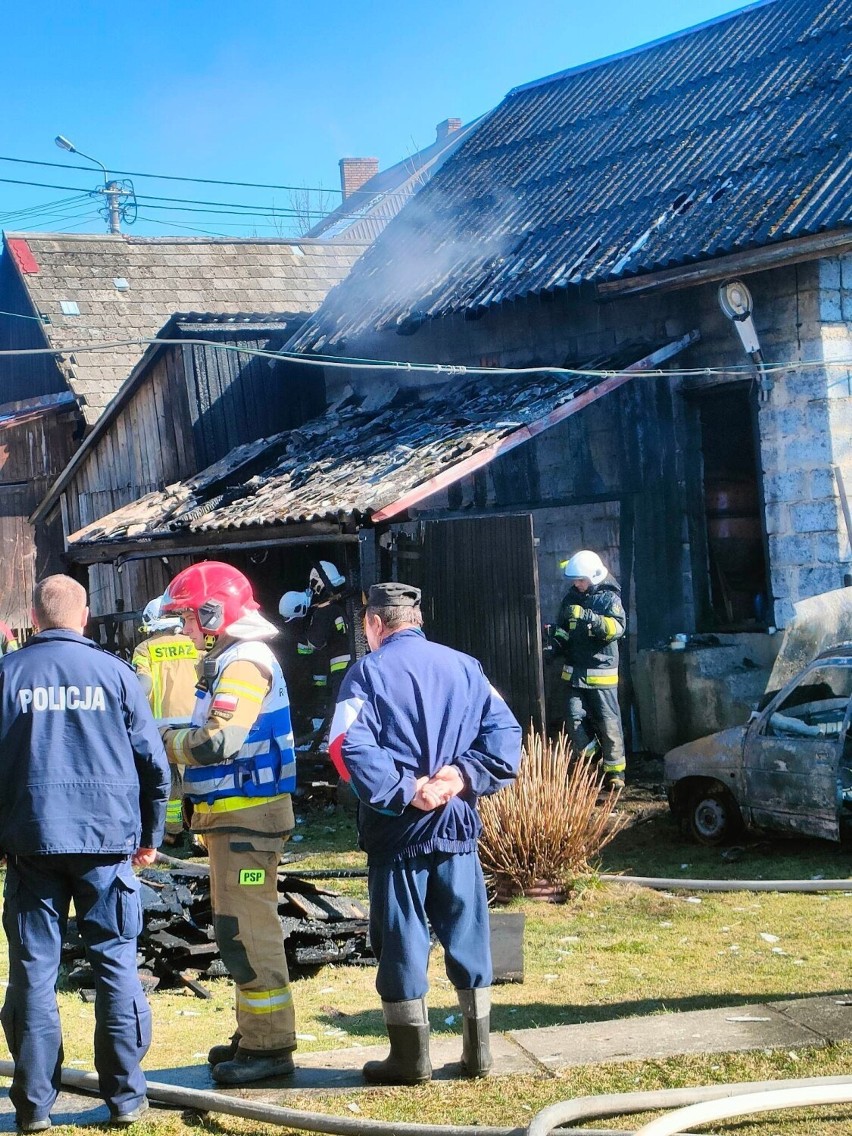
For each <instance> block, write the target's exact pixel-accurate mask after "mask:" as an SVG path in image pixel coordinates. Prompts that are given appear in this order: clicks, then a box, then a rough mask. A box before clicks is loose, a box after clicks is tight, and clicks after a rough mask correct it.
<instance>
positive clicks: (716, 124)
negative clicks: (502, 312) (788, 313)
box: [295, 0, 852, 350]
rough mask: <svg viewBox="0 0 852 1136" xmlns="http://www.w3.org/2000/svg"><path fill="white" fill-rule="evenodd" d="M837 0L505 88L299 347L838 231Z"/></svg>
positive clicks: (851, 199) (843, 26) (850, 165)
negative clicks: (508, 90)
mask: <svg viewBox="0 0 852 1136" xmlns="http://www.w3.org/2000/svg"><path fill="white" fill-rule="evenodd" d="M850 78H852V11H850V5H849V2H848V0H764V2H762V3H759V4H756V5H751V6H749V7H748V8H746V9H744V10H742V11H740V12H738V13H734V14H733V15H732V16H729V17H725V18H720V19H718V20H715V21H712V22H711V23H709V24H706V25H702V26H700V27H699V28H697V29H693V30H691V31H689V32H685V33H682V34H680V35H678V36H675V37H670V38H668V39H666V40H663V41H660V42H658V43H655V44H651V45H649V46H648V47H646V48H643V49H638V50H635V51H632V52H628V53H625V54H623V55H621V56H617V57H615V58H612V59H609V60H604V61H602V62H600V63H598V64H596V65H586V66H584V67H579V68H575V69H573V70H571V71H568V72H563V73H560V74H559V75H556V76H553V77H551V78H549V79H545V80H541V81H538V82H536V83H532V84H528V85H526V86H525V87H520V88H517V89H516V90H514V91H512V92H511V93H510V94H509V95H508V96H507V97H506V99H504V101H503V102H502V103H501V104H500V106H498V107H497V108H496V109H495V110H494V111H492V112H491V114H490V115H489V116H487V118H486V119H485V120H484V121H482V122H481V124H480V125H479V126H478V128H477V129H476V130H475V131H474V132H473V133H472V134H471V135H470V136H469V137H468V139H467V140H466V141H465V142H464V144H463V145H462V146H461V147H460V148H459V150H457V151H456V153H455V154H454V155H453V156H452V157H451V158H450V159H449V160H448V161H447V162H446V163H445V165H444V166H442V168H441V169H440V170H439V171H438V173H436V174H435V176H434V177H433V178H432V180H431V181H430V183H429V184H428V185H427V186H426V187H425V188H424V189H423V190H421V192H420V193H419V194H417V196H416V197H414V198H413V199H412V200H411V201H410V202H409V203H408V204H407V205H406V207H405V209H404V210H403V211H402V212H401V213H400V215H399V216H398V217H397V218H395V219H394V220H393V221H392V222H391V223H390V224H389V225H388V227H387V229H386V230H385V232H384V233H383V234H382V235H381V236H380V237H379V239H378V240H377V241H376V243H375V244H374V245H373V246H372V248H370V249H369V250H368V251H367V252H366V253H365V255H364V257H363V258H362V260H361V261H360V262H359V264H358V265H357V266H356V268H355V270H354V271H353V273H352V274H351V276H350V277H349V279H348V280H347V282H346V284H345V285H343V286H342V287H341V288H339V289H337V290H336V292H335V293H334V295H333V296H331V297H329V299H328V300H327V301H326V302H325V303H324V304H323V306H322V308H321V309H320V310H319V312H318V313H317V315H316V317H314V318H313V319H312V320H310V321H309V322H308V324H307V325H306V328H305V330H304V331H303V332H302V333H300V335H299V336H298V337H297V339H296V340H295V345H297V346H299V347H301V348H306V347H310V348H313V349H316V350H320V349H323V348H326V347H334V346H336V345H339V344H340V343H341V342H342V340H344V339H345V338H349V339H350V340H351V339H353V338H354V337H356V336H357V335H359V334H362V333H365V332H368V331H372V330H383V329H385V328H395V327H398V326H399V325H400V324H401V323H402V322H403V321H405V320H407V319H409V318H411V317H413V318H415V319H416V320H422V319H423V318H427V317H434V316H440V315H446V314H449V313H452V312H456V311H462V310H471V309H476V308H483V307H487V306H489V305H493V304H497V303H500V302H502V301H505V300H513V299H518V298H520V297H524V296H528V295H532V294H538V293H541V292H544V291H548V290H552V289H556V288H564V287H567V286H569V285H577V284H582V283H584V282H595V283H598V282H603V281H606V280H612V279H617V278H620V277H624V276H627V275H631V274H639V273H647V272H651V271H654V270H657V269H660V268H665V267H668V266H672V265H676V264H684V263H688V262H690V261H694V260H700V259H705V258H710V257H715V256H719V255H722V254H726V253H731V252H736V251H739V250H743V249H746V248H753V247H756V246H763V245H768V244H771V243H774V242H779V241H784V240H789V239H792V238H796V237H800V236H804V235H807V234H811V233H814V232H818V231H820V230H823V229H835V228H843V227H845V226H848V225H850V223H852V147H850V140H852V83H850Z"/></svg>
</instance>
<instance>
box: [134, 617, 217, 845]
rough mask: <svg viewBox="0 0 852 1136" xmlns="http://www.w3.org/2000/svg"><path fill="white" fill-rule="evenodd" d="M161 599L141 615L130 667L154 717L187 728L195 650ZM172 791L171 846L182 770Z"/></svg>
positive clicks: (178, 829)
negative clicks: (139, 635) (141, 636)
mask: <svg viewBox="0 0 852 1136" xmlns="http://www.w3.org/2000/svg"><path fill="white" fill-rule="evenodd" d="M162 606H163V597H162V596H156V597H155V598H154V599H152V600H151V601H150V602H149V603H148V604H147V605H146V607H145V610H144V612H143V613H142V632H143V634H145V635H147V636H148V638H147V639H143V640H142V642H141V643H139V644H138V645H137V647H136V650H135V651H134V652H133V658H132V659H131V665H132V667H133V669H134V670H135V671H136V674H137V676H138V678H139V681H140V683H141V684H142V689H143V691H144V692H145V697H146V698H147V699H148V702H149V704H150V706H151V710H152V711H153V714H154V717H155V718H156V719H157V720H158V721H159V722H162V721H163V719H171V720H172V721H173V722H175V723H176V724H186V723H187V722H188V721H189V719H190V718H191V716H192V711H193V709H194V707H195V686H196V683H197V682H198V677H199V676H198V664H199V662H200V659H201V655H200V653H199V650H198V648H197V647H196V646H195V644H194V643H193V642H192V640H191V639H190V638H189V636H187V635H181V633H180V631H181V627H182V626H183V624H182V622H181V620H180V617H179V616H176V615H163V614H162ZM171 770H172V788H171V792H170V793H169V805H168V808H167V810H166V836H165V840H164V843H165V844H167V845H169V846H174V845H176V844H177V843H178V841H179V840H180V837H181V835H182V833H183V776H182V774H183V770H182V769H181V767H180V766H179V765H173V766H172V767H171Z"/></svg>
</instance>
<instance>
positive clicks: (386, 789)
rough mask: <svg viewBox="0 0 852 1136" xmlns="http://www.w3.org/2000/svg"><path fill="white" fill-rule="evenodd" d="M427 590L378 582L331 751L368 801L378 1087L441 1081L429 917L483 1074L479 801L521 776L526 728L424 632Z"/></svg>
mask: <svg viewBox="0 0 852 1136" xmlns="http://www.w3.org/2000/svg"><path fill="white" fill-rule="evenodd" d="M422 624H423V616H422V613H421V610H420V591H419V589H418V588H413V587H410V586H409V585H407V584H400V583H389V584H374V585H373V586H372V587H371V588H370V593H369V597H368V604H367V611H366V615H365V625H364V630H365V633H366V636H367V642H368V644H369V646H370V650H371V652H372V653H371V654H369V655H366V656H365V657H364V658H363V659H361V660H360V661H359V662H357V663H356V664H355V665H354V666H353V667H352V669H351V670H350V671H349V672H348V674H347V675H346V677H345V679H344V680H343V685H342V686H341V689H340V700H339V702H338V704H337V709H336V711H335V715H334V720H333V722H332V727H331V735H330V746H329V752H330V754H331V758H332V760H333V761H334V763H335V765H336V766H337V769H338V772H339V773H340V775H341V777H342V778H344V779H345V780H347V781H350V783H351V786H352V788H353V790H354V792H355V795H356V796H357V798H358V832H359V842H360V845H361V847H362V848H363V849H364V850H365V851H366V853H367V865H368V870H369V879H368V884H369V892H370V941H371V943H372V946H373V950H374V951H375V954H376V957H377V959H378V960H379V966H378V971H377V975H376V989H377V990H378V992H379V994H380V995H381V998H382V1011H383V1013H384V1018H385V1025H386V1027H387V1031H388V1037H389V1039H390V1055H389V1057H388V1058H387V1059H386V1060H384V1061H369V1062H367V1064H366V1065H365V1066H364V1077H365V1078H366V1080H368V1081H370V1082H372V1083H374V1084H386V1085H395V1084H405V1085H411V1084H419V1083H421V1082H423V1081H428V1080H429V1079H430V1078H431V1076H432V1066H431V1063H430V1060H429V1020H428V1018H427V1016H426V1005H425V994H426V992H427V990H428V988H429V984H428V980H427V976H426V971H427V965H428V960H429V923H431V925H432V927H433V928H434V931H435V934H436V935H437V936H438V939H439V940H440V942H441V944H442V946H443V947H444V954H445V959H446V967H447V975H448V977H449V979H450V981H451V982H452V984H453V985H454V986H455V987H456V992H457V995H458V1000H459V1005H460V1007H461V1011H462V1031H463V1048H462V1070H463V1072H464V1073H465V1075H466V1076H468V1077H481V1076H485V1074H487V1073H488V1071H489V1069H490V1068H491V1065H492V1061H491V1052H490V1045H489V1025H490V1005H491V1001H490V994H491V991H490V986H491V950H490V943H489V929H488V904H487V899H486V895H485V885H484V883H483V879H482V869H481V867H480V864H479V858H478V856H477V851H476V844H477V838H478V836H479V833H480V831H481V824H480V821H479V817H478V815H477V811H476V802H477V799H478V798H479V797H482V796H487V795H488V794H491V793H496V792H497V791H498V790H499V789H501V788H503V787H504V786H506V785H508V784H510V783H511V781H513V780H514V778H515V776H516V775H517V772H518V766H519V763H520V757H521V728H520V726H519V725H518V723H517V722H516V721H515V719H514V717H513V716H512V713H511V711H510V710H509V708H508V706H507V705H506V703H505V702H504V701H503V699H502V698H501V697H500V695H499V694H498V693H497V691H496V690H494V688H493V687H492V686H490V685H489V682H488V679H487V678H486V677H485V675H484V674H483V673H482V667H481V666H480V665H479V663H478V662H477V661H476V660H475V659H472V658H470V656H469V655H462V654H461V653H460V652H458V651H453V650H451V649H450V648H449V647H443V646H441V645H439V644H437V643H430V642H428V640H427V639H426V638H425V636H424V635H423V631H422Z"/></svg>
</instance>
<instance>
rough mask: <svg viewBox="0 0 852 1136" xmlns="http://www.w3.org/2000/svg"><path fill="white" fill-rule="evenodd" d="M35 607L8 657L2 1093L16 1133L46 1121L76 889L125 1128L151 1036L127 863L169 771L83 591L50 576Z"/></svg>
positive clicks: (101, 1042) (135, 686)
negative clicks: (27, 629) (65, 942)
mask: <svg viewBox="0 0 852 1136" xmlns="http://www.w3.org/2000/svg"><path fill="white" fill-rule="evenodd" d="M33 605H34V606H33V622H34V624H35V626H36V627H37V628H38V629H39V630H38V634H36V635H34V636H33V638H32V639H30V641H29V642H28V643H26V644H25V645H24V646H23V647H22V648H21V649H20V650H19V651H16V652H15V653H14V654H13V655H8V656H6V657H4V658H3V660H2V662H0V784H2V785H3V792H2V794H0V853H2V855H4V856H6V857H7V858H8V863H7V868H6V889H5V894H4V907H3V927H4V930H5V932H6V938H7V939H8V943H9V985H8V988H7V990H6V1001H5V1004H4V1006H3V1010H2V1015H0V1017H2V1023H3V1030H4V1032H5V1034H6V1041H7V1043H8V1045H9V1050H10V1052H11V1054H12V1056H13V1057H14V1059H15V1075H14V1078H13V1081H12V1087H11V1089H10V1090H9V1096H10V1098H11V1100H12V1103H13V1104H14V1106H15V1115H16V1121H17V1125H18V1128H19V1129H20V1130H21V1131H22V1132H41V1131H44V1130H45V1129H47V1128H50V1123H51V1122H50V1110H51V1108H52V1106H53V1103H54V1101H55V1100H56V1096H57V1093H58V1092H59V1086H60V1074H61V1067H62V1031H61V1026H60V1021H59V1011H58V1009H57V1005H56V995H55V986H56V978H57V972H58V969H59V959H60V949H61V945H62V937H63V934H64V931H65V927H66V924H67V921H68V910H69V905H70V903H71V901H72V900H73V901H74V910H75V912H76V916H77V927H78V929H79V932H80V935H81V937H82V939H83V942H84V943H85V945H86V951H87V954H88V958H89V962H90V963H91V965H92V969H93V971H94V974H95V984H96V997H95V1068H96V1069H97V1071H98V1077H99V1081H100V1092H101V1095H102V1096H103V1098H104V1100H105V1101H106V1103H107V1105H108V1106H109V1110H110V1113H111V1114H112V1119H113V1122H114V1123H118V1124H131V1123H133V1122H134V1121H135V1120H138V1119H139V1117H140V1116H141V1115H142V1113H143V1112H144V1111H145V1110H146V1109H147V1107H148V1102H147V1100H146V1096H145V1077H144V1075H143V1073H142V1070H141V1068H140V1065H139V1063H140V1061H141V1060H142V1058H143V1057H144V1056H145V1054H146V1053H147V1051H148V1046H149V1045H150V1041H151V1011H150V1010H149V1008H148V1004H147V1002H146V1001H145V996H144V994H143V993H142V987H141V985H140V982H139V978H138V975H137V973H136V938H137V935H138V934H139V931H140V930H141V926H142V910H141V905H140V902H139V884H138V882H137V880H136V877H135V876H134V874H133V867H132V866H133V865H135V866H137V867H142V866H145V865H148V864H152V863H153V862H154V856H155V855H156V848H157V845H158V844H159V843H160V842H161V840H162V838H163V828H164V823H165V816H166V802H167V800H168V796H169V785H170V777H169V767H168V763H167V761H166V756H165V752H164V750H163V745H162V742H161V741H160V734H159V731H158V730H157V728H156V726H155V725H154V719H153V717H152V716H151V711H150V708H149V706H148V702H147V700H146V698H145V696H144V694H143V693H142V688H141V687H140V685H139V682H138V680H137V678H136V675H135V674H134V673H133V671H132V670H131V668H130V667H129V666H128V665H127V664H126V663H123V662H122V661H121V660H120V659H118V658H116V657H115V656H114V655H110V654H108V653H107V652H106V651H103V650H101V648H100V647H98V646H97V645H96V644H95V643H93V642H92V641H91V640H90V639H86V638H85V637H84V636H83V628H84V627H85V625H86V622H87V620H88V616H89V611H88V608H87V606H86V592H85V590H84V589H83V588H82V587H81V586H80V585H79V584H78V583H77V582H76V581H75V580H72V579H71V578H70V577H69V576H48V577H47V578H46V579H44V580H42V581H41V582H40V583H39V584H38V585H37V586H36V589H35V594H34V598H33Z"/></svg>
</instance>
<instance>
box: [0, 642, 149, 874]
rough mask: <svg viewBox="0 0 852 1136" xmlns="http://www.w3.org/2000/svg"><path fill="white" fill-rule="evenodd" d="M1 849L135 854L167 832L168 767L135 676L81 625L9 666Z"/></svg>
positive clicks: (0, 723) (0, 722) (0, 667)
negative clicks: (85, 633) (79, 630)
mask: <svg viewBox="0 0 852 1136" xmlns="http://www.w3.org/2000/svg"><path fill="white" fill-rule="evenodd" d="M0 783H2V785H3V791H2V793H0V848H2V849H3V851H4V852H6V853H10V854H14V855H18V856H30V855H41V854H48V855H55V854H59V853H75V854H76V853H90V854H116V855H123V856H127V855H130V854H132V853H133V852H135V851H136V849H137V848H140V847H141V848H155V847H156V846H157V845H158V844H159V843H160V841H161V840H162V838H163V823H164V821H165V816H166V801H167V799H168V796H169V785H170V777H169V768H168V763H167V761H166V755H165V753H164V752H163V745H162V742H161V741H160V735H159V732H158V731H157V728H156V726H155V725H154V719H153V717H152V715H151V708H150V707H149V705H148V703H147V701H146V699H145V695H144V694H143V693H142V689H141V687H140V686H139V682H138V680H137V678H136V675H135V674H134V673H133V671H132V670H131V669H130V667H129V666H128V665H127V663H125V662H123V661H122V660H121V659H118V658H116V656H115V655H111V654H110V653H109V652H107V651H104V650H102V649H101V648H100V647H98V646H97V644H95V643H93V642H92V641H91V639H86V638H85V637H84V636H82V635H78V634H77V633H76V632H74V631H65V630H60V629H54V630H50V631H42V632H40V633H39V634H37V635H34V636H33V637H32V639H30V640H29V642H28V643H27V644H25V646H23V647H21V649H20V650H19V651H16V652H15V653H14V654H12V655H7V656H6V657H5V658H4V659H3V661H2V663H0Z"/></svg>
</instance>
